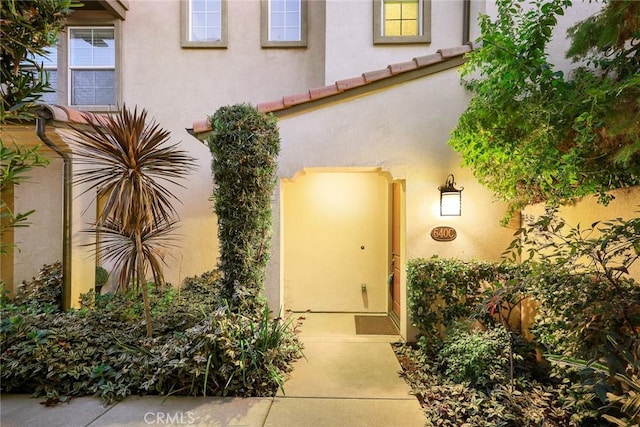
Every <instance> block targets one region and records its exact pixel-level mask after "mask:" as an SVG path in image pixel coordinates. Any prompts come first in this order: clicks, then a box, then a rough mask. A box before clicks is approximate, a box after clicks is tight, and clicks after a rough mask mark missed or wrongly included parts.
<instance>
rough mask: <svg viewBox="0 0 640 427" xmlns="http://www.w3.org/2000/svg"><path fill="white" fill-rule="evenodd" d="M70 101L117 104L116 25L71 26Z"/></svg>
mask: <svg viewBox="0 0 640 427" xmlns="http://www.w3.org/2000/svg"><path fill="white" fill-rule="evenodd" d="M67 34H68V43H67V52H68V58H67V63H68V70H69V73H68V76H67V83H68V91H67V93H68V105H71V106H113V105H116V40H115V30H114V28H113V27H68V29H67Z"/></svg>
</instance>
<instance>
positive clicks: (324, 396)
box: [0, 313, 425, 427]
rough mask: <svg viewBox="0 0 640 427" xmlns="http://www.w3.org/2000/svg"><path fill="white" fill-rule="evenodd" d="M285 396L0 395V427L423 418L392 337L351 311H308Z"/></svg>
mask: <svg viewBox="0 0 640 427" xmlns="http://www.w3.org/2000/svg"><path fill="white" fill-rule="evenodd" d="M304 317H305V319H304V320H302V326H301V331H302V332H301V334H300V337H301V339H302V341H303V343H304V344H305V350H304V353H305V358H303V359H300V360H298V361H297V362H296V363H295V367H294V371H293V373H292V375H291V378H290V379H289V380H288V381H287V382H286V383H285V387H284V393H282V392H280V393H278V395H277V396H276V397H272V398H215V397H207V398H204V397H179V396H172V397H163V396H144V397H138V396H131V397H128V398H127V399H125V400H124V401H122V402H118V403H116V404H114V405H110V406H103V404H102V402H101V401H100V399H96V398H90V397H83V398H73V399H71V401H70V402H69V403H63V404H60V405H57V406H54V407H50V408H47V407H45V406H44V405H42V404H40V402H42V401H43V400H44V399H32V398H29V397H28V396H24V395H2V396H1V398H0V425H1V426H2V427H40V426H42V427H45V426H46V427H56V426H60V427H74V426H82V427H84V426H91V427H107V426H109V427H115V426H126V427H137V426H149V425H157V426H167V425H172V426H181V425H185V426H199V427H200V426H215V427H226V426H247V427H263V426H278V427H283V426H284V427H288V426H292V427H305V426H313V427H323V426H327V427H329V426H331V427H335V426H355V427H357V426H374V427H378V426H379V427H387V426H389V427H394V426H403V427H413V426H416V427H418V426H423V425H424V424H425V418H424V415H423V414H422V411H421V408H420V404H419V403H418V401H417V399H416V398H415V397H414V396H412V395H410V394H409V392H410V388H409V386H408V385H407V384H406V383H405V382H404V381H403V380H402V379H401V378H400V377H399V376H398V371H399V370H400V365H399V364H398V361H397V360H396V358H395V355H394V354H393V350H392V348H391V345H390V342H395V341H397V340H398V338H399V337H397V336H373V335H370V336H361V335H355V326H353V323H354V322H353V315H343V314H339V315H328V314H316V313H307V314H305V315H304Z"/></svg>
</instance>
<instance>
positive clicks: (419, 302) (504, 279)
mask: <svg viewBox="0 0 640 427" xmlns="http://www.w3.org/2000/svg"><path fill="white" fill-rule="evenodd" d="M527 273H528V270H527V269H526V268H522V267H520V266H518V265H516V264H500V263H495V262H487V261H485V262H482V261H469V262H465V261H460V260H457V259H441V258H438V257H433V258H430V259H413V260H409V263H408V267H407V301H408V307H409V311H410V313H411V319H412V321H413V324H414V326H417V327H418V328H419V329H420V332H421V334H422V335H423V336H424V337H425V338H424V340H427V341H429V342H431V343H432V344H435V343H437V341H438V337H441V336H442V331H443V330H444V329H446V328H448V327H450V326H451V325H453V324H454V323H455V322H457V321H459V320H460V319H466V318H469V317H471V316H472V315H476V314H477V312H478V307H479V306H480V305H482V303H483V301H484V300H485V298H486V295H485V290H486V289H492V288H497V287H504V286H506V285H508V284H511V283H514V282H519V281H521V280H523V277H526V274H527ZM487 314H488V313H485V315H484V316H482V317H481V318H480V319H479V320H481V321H483V322H484V323H486V324H489V325H490V324H492V323H493V320H492V318H491V317H490V316H488V315H487Z"/></svg>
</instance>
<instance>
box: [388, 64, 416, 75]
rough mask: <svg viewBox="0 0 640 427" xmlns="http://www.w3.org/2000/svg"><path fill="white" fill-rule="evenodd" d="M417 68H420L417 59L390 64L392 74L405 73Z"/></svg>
mask: <svg viewBox="0 0 640 427" xmlns="http://www.w3.org/2000/svg"><path fill="white" fill-rule="evenodd" d="M416 68H418V64H416V61H407V62H400V63H398V64H391V65H389V70H391V74H399V73H404V72H405V71H410V70H415V69H416Z"/></svg>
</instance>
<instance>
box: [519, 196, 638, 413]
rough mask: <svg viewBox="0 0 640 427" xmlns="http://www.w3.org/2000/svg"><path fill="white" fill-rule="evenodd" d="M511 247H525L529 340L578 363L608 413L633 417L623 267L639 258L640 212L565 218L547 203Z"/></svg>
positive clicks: (628, 287)
mask: <svg viewBox="0 0 640 427" xmlns="http://www.w3.org/2000/svg"><path fill="white" fill-rule="evenodd" d="M511 250H512V252H515V253H520V254H522V253H523V252H524V251H525V250H528V253H529V259H528V260H527V261H526V262H527V263H528V264H530V265H531V266H532V270H533V272H534V274H533V275H532V277H531V280H530V281H529V282H528V286H527V288H528V291H529V292H530V293H531V294H532V295H533V296H534V297H535V298H536V300H538V301H539V302H540V307H539V309H538V316H537V318H536V323H535V325H534V326H533V328H532V330H533V332H534V333H535V335H536V337H537V340H538V341H539V342H540V343H541V344H543V345H544V346H545V349H546V351H547V352H548V353H551V354H553V355H554V356H556V357H555V358H554V360H558V358H557V356H561V357H560V360H564V361H565V362H566V361H572V364H573V365H575V366H580V364H582V366H584V367H586V369H584V370H583V372H584V373H585V374H590V375H588V376H587V379H586V381H589V382H591V383H595V390H596V391H597V392H598V395H599V397H600V399H601V400H602V402H603V403H608V404H609V405H610V407H609V408H608V410H609V411H611V413H609V414H606V415H607V416H608V417H610V418H609V419H614V418H619V419H623V418H627V419H628V420H631V422H630V424H629V425H632V424H633V423H634V422H635V423H637V422H639V421H640V394H638V392H637V391H638V390H639V389H640V381H638V378H640V362H639V361H640V285H639V284H638V283H637V282H636V281H635V280H633V278H632V277H630V275H629V269H630V268H631V266H632V265H633V264H634V263H635V262H636V261H638V259H639V258H640V218H632V219H629V220H623V219H620V218H617V219H614V220H609V221H599V222H595V223H593V224H591V226H590V227H582V226H580V225H579V224H578V225H576V226H569V225H568V224H566V223H565V221H563V220H562V219H561V218H559V217H558V216H557V212H556V210H555V209H548V210H547V212H546V213H545V214H544V215H542V216H540V217H539V218H535V219H531V220H530V221H529V223H528V224H527V225H526V226H525V227H523V228H522V229H521V230H520V231H519V232H518V234H517V239H516V240H515V241H514V243H513V244H512V245H511ZM514 256H515V255H514ZM580 361H582V362H580ZM596 364H599V365H600V366H601V369H594V366H596ZM616 411H619V413H616ZM622 425H626V424H622Z"/></svg>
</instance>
